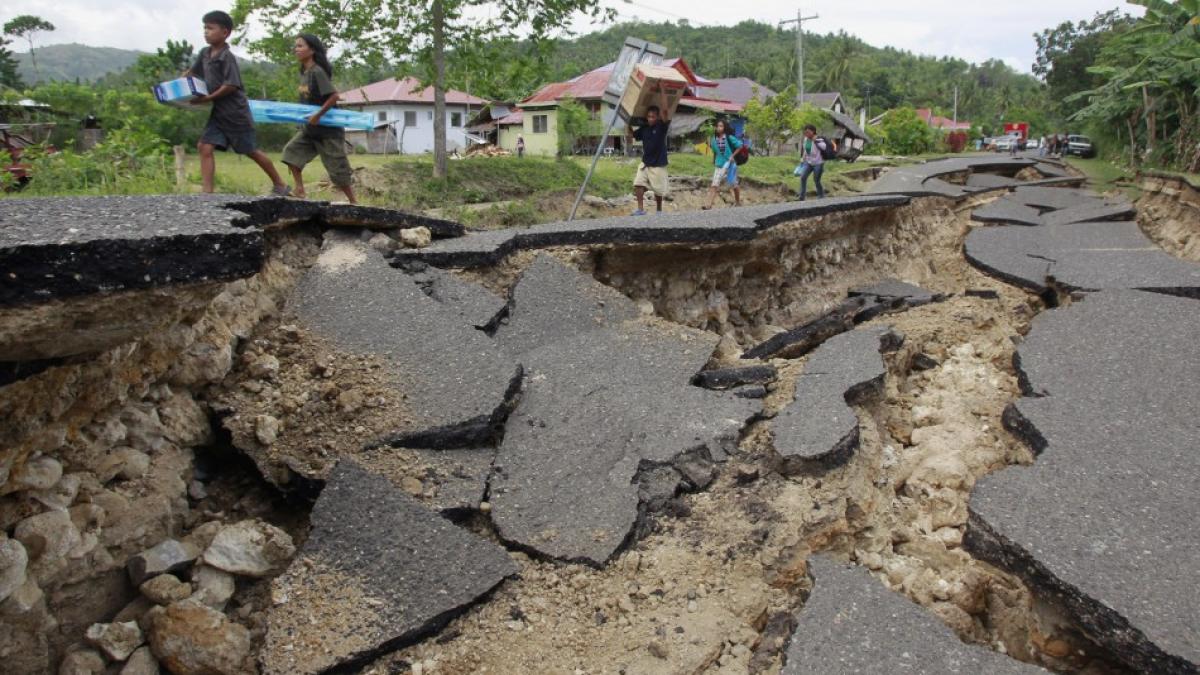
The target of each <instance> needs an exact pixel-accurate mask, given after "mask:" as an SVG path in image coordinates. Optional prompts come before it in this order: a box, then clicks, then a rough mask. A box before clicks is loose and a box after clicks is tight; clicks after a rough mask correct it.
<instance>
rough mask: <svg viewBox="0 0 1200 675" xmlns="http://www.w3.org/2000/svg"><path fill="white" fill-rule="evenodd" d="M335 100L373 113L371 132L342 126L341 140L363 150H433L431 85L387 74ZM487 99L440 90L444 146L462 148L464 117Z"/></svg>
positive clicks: (407, 152)
mask: <svg viewBox="0 0 1200 675" xmlns="http://www.w3.org/2000/svg"><path fill="white" fill-rule="evenodd" d="M338 103H339V105H341V106H343V107H346V108H350V109H353V110H362V111H364V112H368V113H371V114H372V115H374V116H375V120H376V124H377V126H376V129H375V131H372V132H365V131H348V132H347V133H346V140H347V141H348V142H349V143H351V144H352V145H354V146H355V147H363V148H366V149H367V152H373V153H398V154H405V155H418V154H421V153H424V152H433V87H421V84H420V82H419V81H418V80H416V79H414V78H411V77H406V78H404V79H400V80H398V79H396V78H394V77H393V78H389V79H386V80H383V81H381V82H375V83H372V84H368V85H367V86H365V87H359V88H357V89H351V90H349V91H344V92H342V97H341V100H340V101H339V102H338ZM485 105H487V101H485V100H483V99H481V98H477V97H475V96H471V95H469V94H465V93H463V92H461V91H454V90H453V89H451V90H449V91H447V92H446V147H447V149H448V150H454V149H463V148H466V147H467V146H468V145H469V144H470V142H471V139H470V138H469V136H468V132H467V122H468V121H469V120H470V119H471V117H472V116H474V115H475V114H476V113H478V112H479V109H480V108H482V107H483V106H485Z"/></svg>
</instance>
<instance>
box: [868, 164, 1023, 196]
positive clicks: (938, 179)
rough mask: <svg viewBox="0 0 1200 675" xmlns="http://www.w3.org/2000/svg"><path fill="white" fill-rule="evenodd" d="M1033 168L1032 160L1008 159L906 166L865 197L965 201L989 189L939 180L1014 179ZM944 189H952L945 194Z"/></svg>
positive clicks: (881, 180) (878, 182)
mask: <svg viewBox="0 0 1200 675" xmlns="http://www.w3.org/2000/svg"><path fill="white" fill-rule="evenodd" d="M1035 164H1036V162H1034V161H1032V160H1028V159H1011V158H1007V157H953V158H949V159H941V160H935V161H931V162H923V163H921V164H909V165H905V166H901V167H897V168H894V169H892V170H890V171H888V172H887V173H885V174H884V175H883V176H881V177H880V178H879V180H876V181H875V182H874V183H872V184H871V186H870V187H869V188H867V193H868V194H874V195H881V194H903V195H909V196H914V197H916V196H926V195H936V196H942V197H946V196H949V197H955V198H958V197H964V196H967V195H968V194H970V193H971V192H974V191H976V190H978V189H989V187H990V186H985V187H982V188H976V187H974V186H972V187H971V188H970V189H967V187H966V186H960V185H953V184H952V183H947V182H946V181H944V180H942V177H943V176H949V175H952V174H958V173H991V174H1013V175H1015V174H1016V173H1017V172H1018V171H1020V170H1021V169H1024V168H1028V167H1032V166H1034V165H1035ZM968 178H969V176H968ZM947 185H950V186H951V187H952V188H954V189H953V190H948V189H947V188H946V186H947Z"/></svg>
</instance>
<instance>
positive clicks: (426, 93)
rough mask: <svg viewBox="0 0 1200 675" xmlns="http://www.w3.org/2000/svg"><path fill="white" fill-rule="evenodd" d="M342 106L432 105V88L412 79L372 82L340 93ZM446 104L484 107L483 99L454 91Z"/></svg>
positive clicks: (448, 94) (449, 91) (452, 90)
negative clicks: (384, 104)
mask: <svg viewBox="0 0 1200 675" xmlns="http://www.w3.org/2000/svg"><path fill="white" fill-rule="evenodd" d="M338 102H339V103H340V104H342V105H368V104H373V103H433V87H424V88H422V87H421V82H420V81H419V80H417V79H416V78H413V77H406V78H403V79H396V78H394V77H389V78H388V79H386V80H381V81H379V82H373V83H371V84H368V85H367V86H365V87H359V88H357V89H351V90H349V91H344V92H342V95H341V99H340V100H339V101H338ZM446 103H451V104H454V105H484V104H486V103H487V101H485V100H484V99H481V98H479V97H477V96H471V95H470V94H466V93H464V92H461V91H456V90H454V89H451V90H448V91H447V92H446Z"/></svg>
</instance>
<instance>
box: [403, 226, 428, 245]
mask: <svg viewBox="0 0 1200 675" xmlns="http://www.w3.org/2000/svg"><path fill="white" fill-rule="evenodd" d="M400 241H401V243H403V244H404V245H405V246H407V247H409V248H425V247H426V246H429V244H431V243H432V242H433V233H431V232H430V231H429V228H428V227H410V228H408V229H406V230H400Z"/></svg>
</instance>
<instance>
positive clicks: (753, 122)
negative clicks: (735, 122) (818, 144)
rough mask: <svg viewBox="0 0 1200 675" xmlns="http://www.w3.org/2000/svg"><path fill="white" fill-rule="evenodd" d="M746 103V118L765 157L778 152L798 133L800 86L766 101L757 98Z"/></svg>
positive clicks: (755, 144)
mask: <svg viewBox="0 0 1200 675" xmlns="http://www.w3.org/2000/svg"><path fill="white" fill-rule="evenodd" d="M755 93H756V96H755V97H754V98H751V99H750V100H749V101H747V102H746V107H745V109H744V110H742V116H743V117H745V118H746V130H747V132H748V133H749V134H750V138H751V139H752V140H753V141H754V147H755V148H757V149H758V150H759V151H761V152H763V153H765V154H768V155H769V154H771V153H774V152H778V149H779V146H780V145H782V144H783V143H785V142H787V140H788V139H789V138H791V136H792V134H793V133H795V130H796V87H795V85H792V86H789V87H788V88H786V89H784V90H783V91H781V92H779V93H778V94H777V95H775V96H772V97H771V98H769V99H767V100H766V101H765V102H763V101H760V100H759V99H758V96H757V92H755Z"/></svg>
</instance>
